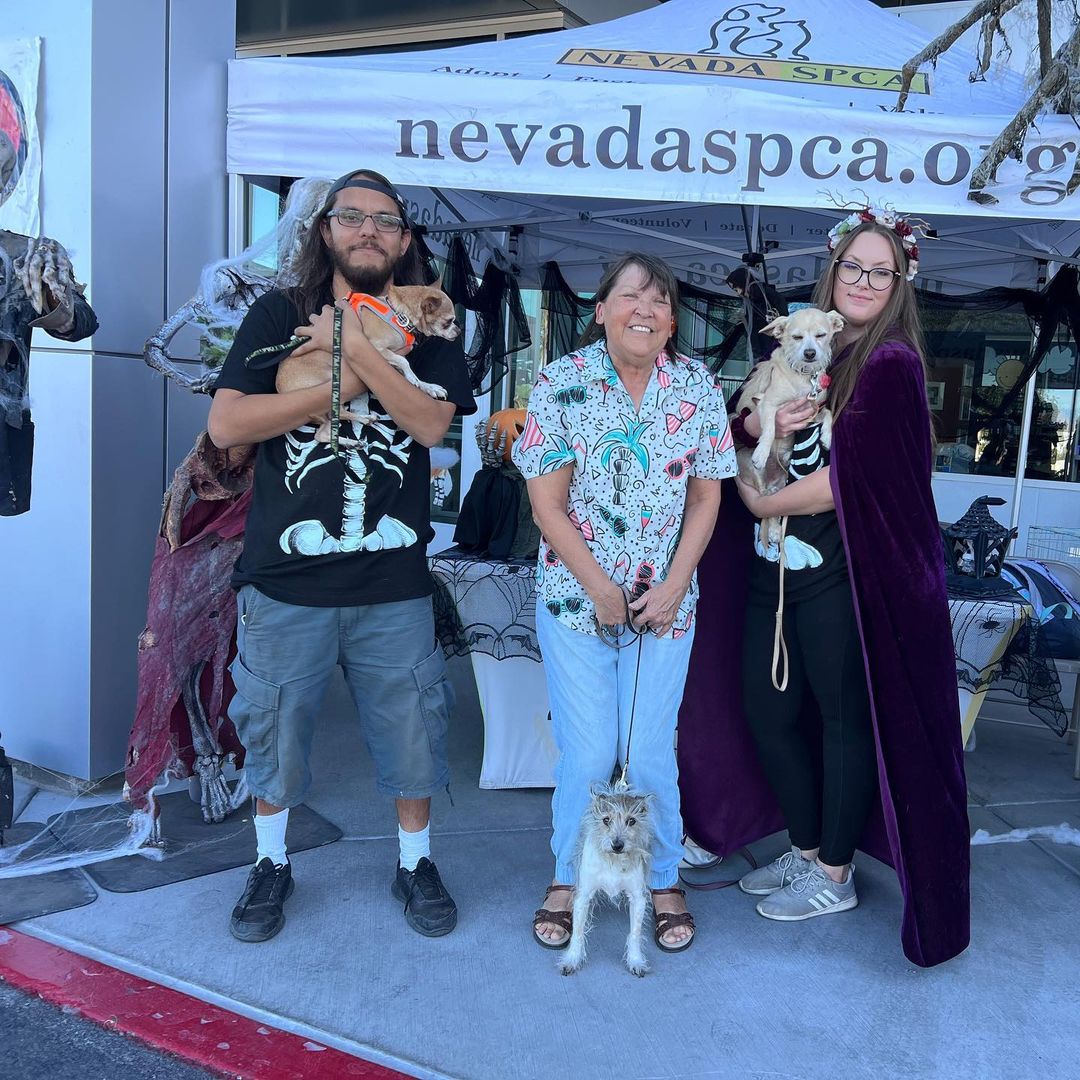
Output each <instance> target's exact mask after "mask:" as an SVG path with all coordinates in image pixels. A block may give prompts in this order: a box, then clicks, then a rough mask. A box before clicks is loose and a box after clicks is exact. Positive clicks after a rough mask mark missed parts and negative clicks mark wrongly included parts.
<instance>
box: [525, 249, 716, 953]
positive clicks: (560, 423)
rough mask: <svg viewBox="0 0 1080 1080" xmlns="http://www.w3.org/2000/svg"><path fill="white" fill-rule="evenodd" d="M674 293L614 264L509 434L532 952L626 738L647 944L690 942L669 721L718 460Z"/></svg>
mask: <svg viewBox="0 0 1080 1080" xmlns="http://www.w3.org/2000/svg"><path fill="white" fill-rule="evenodd" d="M677 302H678V284H677V282H676V279H675V276H674V274H672V272H671V270H670V269H669V268H668V267H667V266H666V265H665V264H664V263H662V262H661V261H660V260H658V259H655V258H652V257H651V256H648V255H641V254H633V253H632V254H628V255H624V256H623V257H622V258H620V259H618V260H617V261H616V262H615V263H614V264H613V265H612V266H611V267H610V268H609V269H608V271H607V272H606V273H605V275H604V277H603V279H602V280H601V282H600V287H599V289H598V290H597V293H596V314H595V319H594V322H593V324H592V325H591V326H590V327H589V328H588V329H587V330H586V332H585V335H584V338H583V340H582V345H581V347H579V349H578V350H577V351H576V352H574V353H573V354H571V355H569V356H564V357H562V358H561V359H559V360H556V361H554V362H553V363H551V364H549V365H548V366H547V367H546V368H544V370H543V372H541V374H540V377H539V379H538V380H537V382H536V386H535V387H534V388H533V391H532V394H531V396H530V398H529V405H528V419H527V422H526V426H525V430H524V432H523V433H522V435H521V437H520V438H519V439H518V440H517V442H516V443H515V444H514V452H513V453H514V463H515V464H516V465H517V466H518V468H519V469H521V471H522V473H523V474H524V475H525V477H526V479H527V482H528V490H529V498H530V500H531V502H532V507H533V516H534V517H535V518H536V521H537V523H538V525H539V526H540V531H541V532H542V533H543V542H542V543H541V545H540V557H539V563H538V572H537V589H538V594H539V595H538V602H537V605H536V630H537V636H538V637H539V639H540V648H541V651H542V653H543V657H544V669H545V674H546V677H547V684H548V693H549V697H550V701H551V719H552V724H553V728H554V735H555V741H556V744H557V745H558V747H559V762H558V765H557V767H556V773H555V776H556V786H555V794H554V796H553V798H552V823H553V828H554V835H553V836H552V841H551V847H552V851H553V853H554V855H555V878H554V881H553V882H552V885H551V887H550V888H549V889H548V891H547V895H546V896H545V898H544V905H543V906H542V907H541V908H540V910H539V911H538V912H537V913H536V917H535V920H534V923H533V933H534V935H535V937H536V940H537V941H538V943H539V944H541V945H543V946H545V947H547V948H563V947H564V946H565V945H567V944H568V943H569V940H570V933H571V929H572V926H571V912H570V909H571V907H572V905H573V886H574V881H575V874H576V868H575V865H574V855H575V848H576V845H577V840H578V833H579V829H580V825H581V819H582V814H583V813H584V811H585V808H586V806H587V804H588V801H589V787H590V785H591V784H592V783H593V782H595V781H607V780H610V779H611V776H612V771H613V769H614V768H615V766H616V764H621V763H622V761H623V760H624V757H625V755H626V750H627V739H628V736H629V737H630V739H631V748H630V767H629V781H630V783H631V785H632V786H633V787H634V788H637V789H640V790H642V791H647V792H651V793H653V795H654V796H655V802H654V809H653V811H652V817H653V834H654V842H653V859H652V870H651V874H650V879H649V882H648V884H649V887H650V889H651V890H652V895H653V906H654V908H655V911H656V927H655V939H656V943H657V945H658V946H659V947H660V948H661V949H663V950H665V951H667V952H680V951H682V950H683V949H685V948H687V947H688V946H689V945H690V943H691V942H692V941H693V934H694V920H693V918H692V917H691V915H690V914H689V913H688V912H687V910H686V904H685V901H684V899H683V895H682V891H681V890H680V889H678V888H677V887H676V886H677V882H678V862H679V859H680V857H681V855H682V821H681V818H680V814H679V789H678V770H677V767H676V762H675V721H676V717H677V715H678V710H679V702H680V700H681V698H682V691H683V681H684V679H685V677H686V666H687V663H688V661H689V657H690V647H691V644H692V643H693V640H694V631H693V624H694V616H695V608H696V602H697V582H696V578H695V568H696V567H697V563H698V559H699V558H700V557H701V553H702V552H703V551H704V550H705V545H706V544H707V543H708V540H709V536H710V535H711V533H712V530H713V525H714V523H715V521H716V512H717V508H718V507H719V505H720V481H721V479H722V478H723V477H726V476H731V475H733V474H734V472H735V455H734V449H733V447H732V442H731V436H730V434H729V431H728V422H727V411H726V408H725V405H724V399H723V395H722V394H721V392H720V389H719V384H718V383H717V382H716V380H715V379H714V378H713V376H712V375H711V374H710V373H709V371H708V370H707V369H706V367H705V366H704V365H703V364H702V363H700V362H699V361H695V360H690V359H689V358H687V357H685V356H680V355H679V354H678V353H677V352H676V351H675V349H674V348H673V347H672V344H671V338H672V335H673V334H674V331H675V311H676V305H677ZM630 622H632V623H633V624H634V625H633V627H630V626H628V625H627V624H628V623H630ZM635 630H636V631H637V634H635V633H634V631H635ZM638 635H641V636H640V637H638ZM631 717H632V722H633V727H632V734H630V733H631V727H630V725H631Z"/></svg>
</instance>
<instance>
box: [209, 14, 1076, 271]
mask: <svg viewBox="0 0 1080 1080" xmlns="http://www.w3.org/2000/svg"><path fill="white" fill-rule="evenodd" d="M927 40H928V38H927V36H926V35H925V34H924V33H923V32H922V31H920V30H919V29H918V28H916V27H914V26H911V25H909V24H906V23H904V22H902V21H901V20H899V19H898V18H896V17H895V16H894V15H892V14H890V13H888V12H886V11H883V10H881V9H880V8H878V7H877V6H876V5H874V4H872V3H869V2H868V0H789V2H787V3H786V4H783V5H781V4H768V5H766V4H760V3H750V4H738V5H732V4H730V3H728V2H727V0H723V2H720V3H715V2H710V0H672V2H671V3H668V4H665V5H664V6H662V7H658V8H655V9H651V10H649V11H646V12H642V13H639V14H636V15H631V16H627V17H626V18H623V19H618V20H615V21H612V22H607V23H600V24H597V25H594V26H588V27H582V28H579V29H574V30H565V31H560V32H558V33H554V34H544V35H538V36H533V37H528V38H521V39H513V40H509V41H504V42H495V43H487V44H481V45H471V46H463V47H459V48H454V49H439V50H433V51H425V52H419V53H407V54H386V55H372V56H353V57H334V58H314V59H305V58H293V57H290V58H285V59H276V58H275V59H245V60H237V61H233V62H232V64H231V66H230V75H229V128H228V162H229V170H230V172H233V173H238V174H246V175H249V176H302V175H336V174H339V173H344V172H346V171H348V170H349V169H354V168H358V167H361V166H363V167H367V168H373V169H377V170H379V171H380V172H383V173H385V174H387V175H388V176H390V177H391V178H392V179H393V180H394V181H395V182H396V183H398V184H400V185H403V186H405V187H407V188H410V189H415V190H413V191H411V195H412V197H413V200H414V202H415V203H416V206H415V210H416V213H417V215H418V218H419V220H421V221H422V222H423V221H424V219H425V217H426V218H428V219H429V220H428V221H427V222H425V223H426V224H428V227H429V229H431V230H432V231H433V232H434V231H436V230H438V229H440V228H443V229H450V228H452V229H453V230H454V231H462V232H468V233H470V234H471V236H472V237H473V243H474V245H478V246H476V247H474V251H475V252H476V253H477V254H478V255H480V256H481V260H480V261H482V256H483V251H482V247H484V246H486V247H488V248H491V249H494V250H499V251H501V252H502V254H503V255H504V256H505V257H506V258H507V259H508V260H509V261H510V262H512V263H513V264H514V265H516V266H517V267H518V268H519V269H520V270H521V272H522V279H523V283H526V282H528V281H530V280H535V276H536V268H537V267H538V266H540V265H542V263H543V262H545V261H548V260H549V259H554V260H556V261H558V262H559V264H560V266H562V267H563V269H564V272H565V273H566V276H567V278H568V280H569V281H570V283H571V284H572V285H576V286H580V287H583V288H584V287H592V286H593V285H594V284H595V281H596V277H597V274H596V270H597V265H598V264H599V263H600V262H603V261H605V259H606V258H607V257H608V256H609V255H610V253H611V252H612V251H615V250H624V249H627V248H630V247H636V248H643V247H644V248H646V249H649V250H653V251H655V252H657V253H658V254H662V255H663V256H665V257H666V258H668V259H669V260H670V261H671V262H672V263H673V264H674V265H675V266H676V268H677V269H678V271H679V272H680V276H683V277H687V278H688V279H689V280H692V281H696V282H697V283H699V284H702V285H704V286H705V287H710V286H714V285H719V284H720V283H721V282H722V280H723V277H724V276H725V275H726V273H727V271H728V270H729V269H731V267H733V266H734V265H737V264H738V261H739V257H740V256H741V254H742V253H743V252H744V251H746V249H747V240H746V234H747V232H749V233H750V235H751V240H752V242H753V243H754V245H755V246H760V243H761V242H762V241H773V242H774V245H769V246H770V247H773V246H775V250H773V251H771V252H770V254H769V261H770V263H774V264H775V265H774V268H773V270H772V271H771V276H773V277H775V278H776V279H777V280H778V281H779V283H780V284H781V285H783V284H784V283H786V282H798V281H802V280H808V279H810V278H812V277H813V276H814V275H815V274H816V272H817V270H818V268H819V266H820V261H821V258H822V256H823V252H824V238H825V233H826V231H827V230H828V228H829V227H830V226H831V224H833V223H834V222H835V220H836V219H837V217H838V216H839V213H838V211H837V210H836V209H835V203H836V202H837V201H839V202H844V201H846V200H849V199H859V198H863V199H865V198H869V199H870V200H871V201H873V202H875V203H878V204H882V205H890V206H893V207H895V208H897V209H898V210H902V211H904V212H911V213H915V214H917V215H921V216H924V217H926V218H927V219H930V220H932V222H933V225H934V226H935V227H936V228H937V230H938V232H939V234H940V236H941V238H942V239H941V240H939V241H938V242H936V243H935V242H933V241H927V242H926V243H925V244H924V245H923V258H922V270H923V273H922V274H921V276H920V283H921V284H924V285H929V286H930V287H933V288H940V289H944V290H945V291H949V292H963V291H968V290H971V289H976V288H983V287H986V286H987V285H989V284H1014V285H1023V286H1028V287H1031V286H1034V285H1035V284H1036V283H1037V281H1038V277H1039V272H1040V270H1039V263H1040V262H1048V263H1050V264H1051V269H1052V268H1053V264H1056V263H1062V262H1075V261H1077V260H1076V258H1075V257H1076V255H1077V252H1078V250H1080V225H1078V224H1077V222H1078V221H1080V192H1075V193H1073V194H1072V195H1068V196H1066V195H1065V183H1066V181H1067V179H1068V178H1069V177H1070V176H1071V175H1072V173H1073V168H1074V164H1075V161H1076V157H1077V154H1078V153H1080V133H1078V131H1077V127H1076V125H1075V123H1073V121H1072V120H1071V119H1070V118H1068V117H1045V118H1043V119H1042V120H1041V121H1040V122H1039V124H1038V125H1037V128H1036V129H1035V130H1034V131H1033V132H1032V133H1031V134H1029V136H1028V138H1027V142H1026V144H1025V147H1024V153H1023V155H1022V158H1023V160H1022V161H1019V162H1016V161H1012V160H1010V161H1008V162H1006V164H1005V165H1003V166H1002V167H1001V168H1000V169H999V172H998V179H999V183H998V184H997V185H996V186H995V187H994V188H993V194H994V195H995V196H996V197H997V199H998V202H997V204H996V205H994V206H990V207H986V206H979V205H977V204H975V203H973V202H971V201H969V200H968V199H967V197H966V196H967V189H968V179H969V177H970V174H971V172H972V171H973V169H974V168H975V165H976V164H977V163H978V161H979V160H980V158H981V156H982V152H983V148H984V147H985V146H986V145H987V144H988V143H989V142H990V141H991V140H992V138H993V137H994V136H995V135H996V134H997V133H998V132H999V131H1000V130H1001V128H1002V127H1004V125H1005V124H1006V123H1007V121H1008V119H1009V118H1010V117H1011V116H1012V115H1013V113H1014V112H1015V111H1016V109H1017V108H1018V107H1019V105H1020V103H1021V102H1022V101H1023V100H1024V98H1025V96H1026V93H1027V91H1026V89H1025V87H1024V86H1023V85H1022V81H1021V80H1020V79H1019V77H1018V76H1017V75H1016V74H1015V73H1013V72H1011V71H1009V70H1007V69H1001V70H999V71H995V72H993V73H992V77H991V78H990V79H988V80H987V81H985V82H974V83H973V82H971V81H969V79H968V73H969V71H970V69H971V67H972V66H973V58H969V57H966V56H956V57H953V56H950V55H946V56H945V57H943V58H942V60H941V61H940V62H939V64H938V66H937V67H936V68H935V69H932V70H930V71H929V72H928V73H925V74H922V75H920V76H918V77H917V82H916V84H915V86H914V87H913V92H912V94H911V95H910V96H909V98H908V104H907V111H905V112H903V113H897V112H896V111H895V106H896V102H897V94H896V88H897V86H898V84H899V71H898V69H899V67H900V65H901V64H902V63H903V61H904V60H906V59H907V58H908V57H910V56H911V55H913V54H914V53H915V52H917V51H918V50H919V49H920V48H922V47H923V46H924V45H925V44H926V42H927ZM1006 219H1007V220H1006ZM511 226H514V227H515V228H514V231H513V242H512V244H511V243H510V241H509V237H510V235H511V234H510V232H509V230H510V228H511ZM448 235H449V233H448V232H446V233H443V234H442V236H443V237H444V238H445V237H446V236H448Z"/></svg>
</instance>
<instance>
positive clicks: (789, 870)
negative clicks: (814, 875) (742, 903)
mask: <svg viewBox="0 0 1080 1080" xmlns="http://www.w3.org/2000/svg"><path fill="white" fill-rule="evenodd" d="M813 865H814V864H813V863H812V862H811V861H810V860H809V859H804V858H803V853H802V852H801V851H800V850H799V849H798V848H797V847H794V846H793V847H792V849H791V850H790V851H785V852H784V854H783V855H780V856H778V857H777V858H775V859H773V861H772V862H771V863H768V864H767V865H765V866H759V867H758V868H757V869H756V870H751V871H750V873H749V874H744V875H743V876H742V877H741V878H740V879H739V888H740V889H742V891H743V892H744V893H749V894H750V895H751V896H768V895H770V894H771V893H774V892H779V891H780V890H781V889H782V888H783V887H784V886H785V885H787V884H789V883H790V882H791V881H792V880H794V879H795V878H797V877H798V876H799V875H800V874H805V873H806V871H807V870H809V869H810V867H812V866H813Z"/></svg>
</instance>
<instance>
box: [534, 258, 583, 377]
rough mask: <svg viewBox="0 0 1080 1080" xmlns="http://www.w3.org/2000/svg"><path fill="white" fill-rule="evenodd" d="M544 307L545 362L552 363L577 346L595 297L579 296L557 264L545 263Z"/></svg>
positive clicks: (543, 280)
mask: <svg viewBox="0 0 1080 1080" xmlns="http://www.w3.org/2000/svg"><path fill="white" fill-rule="evenodd" d="M541 280H542V282H543V300H542V303H543V307H544V311H545V312H546V313H547V342H546V347H545V350H544V363H545V364H550V363H551V361H552V360H557V359H558V358H559V357H560V356H566V354H567V353H570V352H573V351H574V349H575V348H576V347H577V343H578V340H579V339H580V337H581V335H582V334H583V333H584V332H585V327H586V326H588V325H589V320H590V319H591V318H592V316H593V310H594V308H595V307H596V304H595V302H594V301H593V299H592V297H589V296H578V294H577V293H575V292H574V291H573V290H572V289H571V288H570V286H569V285H567V284H566V278H564V277H563V276H562V271H561V270H560V269H559V267H558V264H557V263H553V262H549V263H545V264H544V275H543V278H542V279H541Z"/></svg>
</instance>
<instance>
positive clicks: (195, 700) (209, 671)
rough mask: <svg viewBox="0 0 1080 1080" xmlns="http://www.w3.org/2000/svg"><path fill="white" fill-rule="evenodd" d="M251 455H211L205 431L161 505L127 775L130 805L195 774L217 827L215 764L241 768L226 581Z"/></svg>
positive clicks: (239, 531)
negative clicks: (163, 782) (163, 783)
mask: <svg viewBox="0 0 1080 1080" xmlns="http://www.w3.org/2000/svg"><path fill="white" fill-rule="evenodd" d="M253 457H254V455H253V452H252V448H251V447H237V448H235V449H233V450H218V449H217V447H215V446H214V445H213V443H211V442H210V439H209V436H208V435H207V434H206V433H205V432H203V433H202V434H201V435H200V436H199V438H198V440H197V441H196V444H195V447H194V448H193V449H192V451H191V453H190V454H188V456H187V457H186V458H185V459H184V461H183V462H182V464H181V465H180V467H179V468H178V469H177V470H176V475H175V477H174V478H173V483H172V487H171V488H170V490H169V493H168V494H167V496H166V498H165V507H164V512H163V514H162V521H161V529H160V532H159V535H158V538H157V542H156V546H155V548H154V562H153V565H152V567H151V569H150V586H149V590H148V592H149V602H148V605H147V612H146V628H145V629H144V630H143V632H142V634H140V635H139V690H138V699H137V702H136V706H135V722H134V725H133V727H132V729H131V735H130V738H129V741H128V758H127V768H126V770H125V781H126V788H127V790H126V795H127V798H128V799H129V800H130V801H131V803H132V805H134V806H136V807H142V806H143V805H144V804H145V802H146V796H147V794H148V793H149V791H150V789H151V788H152V787H153V786H154V784H156V783H157V782H158V781H159V780H160V779H161V777H162V775H163V774H164V773H165V771H166V770H169V771H170V772H171V773H172V775H174V776H175V775H185V776H191V775H198V776H199V778H200V781H201V783H202V807H203V816H204V818H205V819H206V820H207V821H221V820H222V819H223V818H224V817H225V815H226V814H227V813H228V811H229V809H230V803H231V801H232V799H231V797H230V795H229V792H228V791H227V790H226V789H225V787H224V773H223V772H222V765H223V764H224V761H225V759H226V758H227V757H228V756H229V755H232V756H233V760H234V763H235V764H236V766H237V767H238V768H239V767H241V766H242V765H243V763H244V748H243V747H242V746H241V745H240V740H239V739H238V738H237V736H236V730H235V729H234V727H233V725H232V722H231V721H230V720H229V719H228V717H227V716H225V707H226V705H227V704H228V702H229V700H230V699H231V698H232V695H233V692H234V690H233V683H232V678H231V677H230V675H229V670H228V666H229V664H230V663H231V662H232V660H233V657H234V656H235V655H236V644H235V631H236V594H235V593H234V592H233V590H232V587H231V585H230V584H229V575H230V573H231V572H232V567H233V564H234V563H235V562H236V559H237V556H238V555H239V554H240V549H241V548H242V547H243V542H244V540H243V537H244V523H245V520H246V518H247V512H248V505H249V503H250V502H251V471H252V461H253ZM191 495H194V496H195V499H194V501H191V503H190V506H189V505H188V504H189V501H190V497H191Z"/></svg>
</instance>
